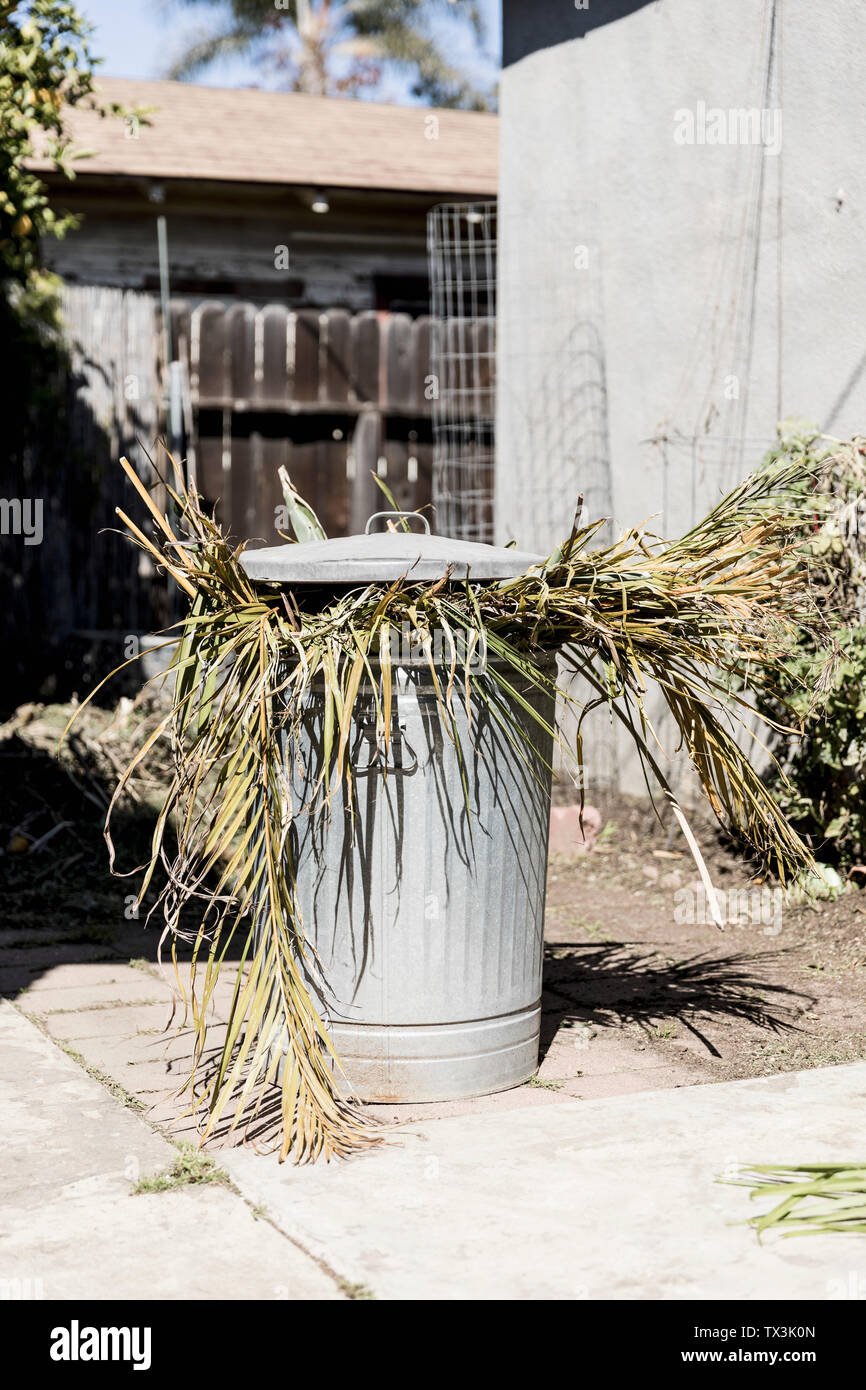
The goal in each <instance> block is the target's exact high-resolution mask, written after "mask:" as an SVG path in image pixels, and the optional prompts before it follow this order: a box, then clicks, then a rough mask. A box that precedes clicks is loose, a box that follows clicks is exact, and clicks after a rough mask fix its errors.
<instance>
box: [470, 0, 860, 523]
mask: <svg viewBox="0 0 866 1390" xmlns="http://www.w3.org/2000/svg"><path fill="white" fill-rule="evenodd" d="M773 9H774V6H773V4H772V3H771V0H725V3H724V4H710V3H707V0H660V2H659V3H651V4H643V5H639V6H637V7H636V6H635V4H634V3H633V0H632V3H628V0H622V3H616V0H608V3H606V4H601V3H599V0H590V5H589V8H588V10H586V11H577V10H575V11H573V12H572V14H569V11H570V10H571V6H570V5H565V4H563V5H561V6H560V5H559V4H557V5H553V4H549V3H545V4H544V5H543V6H540V5H539V4H538V3H537V0H535V3H533V2H532V0H506V3H505V12H504V52H505V55H506V59H507V60H509V59H510V60H511V61H510V65H509V66H507V67H506V68H505V71H504V73H503V77H502V93H501V109H502V131H501V135H502V164H501V182H500V228H501V249H500V283H499V299H498V304H499V315H500V325H499V403H498V421H497V441H498V442H497V448H498V454H497V524H498V531H499V535H500V538H501V539H508V538H510V536H511V535H512V534H513V535H518V536H519V537H520V539H521V541H522V542H523V543H525V544H526V545H531V546H533V547H535V546H539V545H540V546H542V548H543V546H544V545H545V544H547V543H548V542H549V543H553V541H554V540H555V539H556V538H557V537H558V535H559V534H560V533H561V532H562V531H563V530H564V529H566V528H567V526H568V524H569V523H570V520H571V517H570V515H567V512H568V498H569V497H570V496H571V493H572V491H573V489H574V486H575V485H581V486H582V487H583V490H584V491H585V492H588V493H589V494H590V496H591V497H592V498H595V499H597V506H598V507H599V508H601V506H603V504H604V501H605V495H606V492H607V491H608V490H609V492H610V503H611V505H612V508H613V511H614V514H615V516H616V518H617V520H618V521H620V522H622V523H632V522H636V521H640V520H642V519H643V518H644V517H646V516H648V515H649V514H651V513H656V512H658V511H659V510H661V509H663V510H664V516H663V518H662V524H663V526H664V527H665V528H666V529H667V530H668V531H669V532H674V531H677V530H679V529H682V527H683V526H685V525H687V524H688V523H689V521H690V520H691V514H692V512H693V511H695V510H699V511H700V510H703V509H704V506H705V504H706V503H707V502H708V501H709V500H711V498H712V497H713V496H714V495H715V494H716V492H717V490H718V488H719V486H726V485H727V484H728V483H730V482H732V481H734V480H735V479H736V477H737V476H739V475H741V474H742V473H743V472H746V471H748V469H749V467H750V466H751V465H752V463H754V462H755V461H756V460H757V459H758V458H759V457H760V454H761V452H762V447H763V445H764V444H765V443H766V442H767V441H769V440H771V439H772V437H773V434H774V430H775V425H776V421H777V418H778V417H779V416H780V415H781V416H785V415H791V414H796V415H801V416H805V417H807V418H810V419H812V420H815V421H817V422H818V423H820V424H821V425H822V426H823V427H824V428H826V429H828V430H829V431H831V432H832V433H834V434H839V435H843V434H846V433H849V432H852V431H856V430H858V429H860V430H862V429H863V428H864V426H866V385H864V383H866V192H864V169H866V153H864V150H866V6H864V5H863V3H862V0H822V4H821V5H820V6H815V5H814V4H813V3H810V0H784V3H782V2H781V0H779V3H777V5H776V6H775V10H776V26H775V32H774V34H773V52H772V56H771V54H770V42H769V39H770V34H769V18H770V16H771V14H772V11H773ZM542 11H543V12H544V15H546V16H547V17H548V20H549V22H548V23H547V28H546V29H545V24H544V23H542V22H541V21H542V18H543V16H542ZM617 13H620V14H621V15H622V17H621V18H618V19H612V20H610V16H612V15H614V14H617ZM533 15H534V16H535V22H534V21H533ZM550 15H554V16H555V19H556V22H555V23H554V22H553V20H550ZM590 16H592V17H593V22H594V23H595V26H596V27H590ZM605 17H607V18H608V20H609V21H610V22H604V21H605ZM569 26H571V28H570V27H569ZM583 30H586V32H585V35H584V37H581V38H575V39H571V40H567V39H566V40H565V41H563V42H558V43H557V42H556V39H557V38H559V37H562V36H564V35H567V34H568V33H569V32H582V31H583ZM539 42H551V43H553V46H552V47H547V48H540V49H537V51H531V52H529V53H528V56H526V57H523V58H520V57H519V56H518V55H519V53H520V52H521V51H524V50H527V49H531V48H533V47H534V45H536V44H538V43H539ZM699 103H704V104H705V107H706V108H707V109H708V110H709V111H710V112H711V111H712V109H713V108H717V109H721V110H723V111H724V112H725V114H726V115H727V113H728V112H729V111H730V110H731V109H735V110H737V109H752V108H755V109H766V110H768V111H771V112H775V111H776V110H778V109H780V110H781V113H782V115H781V141H780V142H779V140H778V138H777V137H778V133H779V132H778V127H776V126H775V125H774V122H775V121H776V119H777V118H776V117H775V116H772V117H770V118H768V121H767V124H766V125H765V136H767V137H768V138H769V141H770V144H771V145H779V143H780V147H779V148H778V151H777V152H774V153H771V152H769V150H768V149H765V148H763V147H762V145H761V144H754V143H733V144H731V143H727V144H710V143H703V144H700V143H694V144H688V143H678V142H677V139H676V138H675V132H676V131H677V130H679V131H680V132H681V134H680V138H681V139H682V138H683V133H685V134H686V135H687V134H688V131H687V130H685V125H686V118H684V117H682V116H680V117H679V118H678V117H677V115H676V113H677V112H678V111H690V112H691V113H692V116H693V118H694V119H695V120H696V122H697V125H698V128H700V124H701V108H700V106H699ZM713 119H714V118H712V117H710V121H711V123H712V121H713ZM695 133H696V134H697V130H696V132H695ZM708 135H709V138H712V132H710V131H708ZM780 230H781V238H780V235H779V233H780ZM582 247H585V248H586V251H585V252H580V250H579V248H582ZM577 324H580V325H581V327H580V328H579V330H578V331H575V326H576V325H577ZM593 383H594V385H593ZM601 391H603V393H604V402H603V404H604V411H603V412H601V411H600V410H599V409H598V408H597V403H598V400H599V399H600V396H599V393H600V392H601ZM588 396H590V397H591V398H592V401H593V402H594V404H593V408H592V410H591V412H590V413H591V414H592V420H591V421H590V422H589V424H588V422H587V398H588ZM602 414H604V415H606V422H607V423H606V426H605V425H604V424H603V422H602V424H600V423H599V421H600V420H601V418H602ZM551 416H555V419H554V420H551ZM600 429H601V430H604V431H605V432H606V435H607V438H606V440H602V439H601V438H599V430H600ZM665 436H666V437H667V440H668V442H667V443H665V442H660V440H662V439H663V437H665ZM608 462H609V465H610V483H609V488H608V483H607V481H606V477H605V475H606V468H607V464H608ZM527 489H529V493H530V496H531V498H534V499H535V501H534V504H533V503H532V502H531V503H530V505H529V507H528V508H527ZM545 498H547V499H548V500H547V501H545ZM527 529H529V530H530V532H531V533H530V534H527Z"/></svg>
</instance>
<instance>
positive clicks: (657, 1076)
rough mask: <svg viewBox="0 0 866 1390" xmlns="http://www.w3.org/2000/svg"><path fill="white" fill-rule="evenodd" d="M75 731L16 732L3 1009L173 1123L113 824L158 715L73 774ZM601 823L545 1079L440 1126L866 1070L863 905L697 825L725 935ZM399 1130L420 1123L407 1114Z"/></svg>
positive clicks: (128, 816)
mask: <svg viewBox="0 0 866 1390" xmlns="http://www.w3.org/2000/svg"><path fill="white" fill-rule="evenodd" d="M69 713H70V708H69V707H68V706H51V705H49V706H41V705H31V706H26V707H22V709H21V710H19V711H18V712H17V713H16V714H15V716H14V717H13V718H12V719H11V720H9V721H8V722H7V723H6V724H5V725H2V726H0V851H2V854H0V875H2V880H3V904H4V920H3V925H2V929H0V992H2V993H3V994H5V995H6V996H7V997H9V998H12V999H14V1000H15V1001H16V1002H17V1003H18V1005H19V1007H21V1008H24V1009H25V1010H27V1011H29V1012H31V1013H33V1014H34V1015H36V1016H38V1017H40V1018H43V1015H44V1018H43V1023H44V1026H45V1027H46V1031H49V1032H50V1033H51V1035H52V1036H54V1037H56V1038H57V1039H58V1041H59V1042H60V1043H61V1045H66V1046H70V1047H73V1048H74V1050H75V1051H76V1053H79V1052H80V1053H81V1054H82V1055H83V1056H84V1057H85V1058H86V1060H87V1063H88V1065H91V1066H93V1067H96V1068H97V1069H98V1070H99V1072H100V1074H102V1073H105V1074H107V1075H110V1076H113V1077H115V1078H120V1079H121V1080H122V1084H123V1086H124V1088H125V1091H127V1092H130V1093H133V1094H138V1095H139V1096H140V1097H141V1099H142V1102H143V1103H144V1104H145V1105H147V1106H150V1105H156V1104H158V1103H159V1095H160V1091H161V1090H162V1091H165V1090H166V1089H167V1088H168V1087H169V1086H170V1085H171V1084H176V1079H177V1071H178V1064H179V1062H180V1061H181V1060H182V1058H181V1057H180V1054H179V1052H178V1048H177V1046H176V1045H175V1044H172V1047H171V1054H172V1068H173V1071H172V1075H171V1076H167V1077H166V1079H165V1081H163V1080H162V1076H161V1073H160V1071H159V1067H158V1066H157V1065H156V1064H155V1059H156V1053H155V1051H154V1049H155V1047H156V1046H157V1043H159V1047H160V1048H162V1046H163V1044H162V1042H161V1041H159V1040H160V1038H164V1037H165V1035H164V1033H163V1032H162V1029H163V1028H164V1023H165V1018H166V1017H167V1014H166V1009H165V1002H164V999H165V998H167V993H165V994H164V997H163V999H162V1000H160V999H159V998H157V997H156V996H157V995H158V994H159V990H160V989H161V988H162V987H163V982H162V981H160V980H159V979H158V974H154V972H153V966H152V962H153V961H154V960H155V958H156V951H157V941H158V928H157V927H154V928H152V929H149V930H144V928H143V923H142V922H141V921H136V920H134V918H131V917H130V916H129V915H128V912H129V903H130V902H131V895H132V893H133V884H134V881H130V880H128V879H126V880H124V879H117V878H112V877H111V876H110V874H109V873H108V868H107V859H106V852H105V845H104V842H103V836H102V822H103V819H104V814H105V807H106V805H107V802H108V797H109V796H110V793H111V789H112V787H113V785H114V782H115V780H116V777H117V774H118V771H119V769H120V767H122V766H123V763H124V761H125V759H126V755H127V754H128V751H129V747H130V734H131V732H132V731H133V730H134V729H135V728H136V727H138V726H140V725H141V723H142V722H144V724H145V725H146V726H147V727H148V728H149V727H152V726H153V724H154V723H155V721H156V718H157V717H158V712H157V711H156V710H155V709H154V708H153V707H150V706H148V705H146V704H135V705H134V704H133V703H132V702H131V701H129V700H126V701H122V702H121V703H120V704H119V705H118V706H117V707H116V708H115V709H114V710H110V711H109V710H100V709H93V710H89V711H88V712H87V713H86V714H85V716H84V717H83V719H82V721H81V723H80V724H79V725H78V726H77V728H76V731H75V737H74V739H73V741H72V743H71V744H69V745H68V746H67V747H66V749H65V751H64V752H63V753H62V754H60V755H58V753H57V740H58V737H59V735H60V734H61V732H62V730H63V727H64V725H65V723H66V720H67V718H68V716H69ZM159 789H160V777H159V774H158V773H157V775H156V777H155V778H153V780H140V781H138V782H137V783H136V787H135V795H134V798H132V799H131V800H129V801H128V802H127V803H126V804H125V806H124V807H123V809H122V811H121V813H120V816H119V822H118V838H119V840H120V841H121V842H122V843H123V844H124V846H125V855H124V866H125V867H131V866H132V865H133V864H134V863H136V862H140V861H141V860H142V859H143V858H144V857H145V853H146V849H147V845H148V841H149V836H150V831H151V828H152V823H153V814H154V810H155V808H156V805H157V804H158V798H159ZM596 806H597V808H598V810H599V811H600V812H601V816H602V822H603V830H602V832H601V835H600V837H599V839H598V842H597V843H596V845H595V847H594V848H593V849H592V850H589V851H582V852H575V853H572V854H568V855H566V854H557V855H553V856H552V857H551V861H550V867H549V876H548V900H547V920H546V938H547V943H548V944H547V949H546V959H545V973H544V998H543V1010H544V1013H543V1030H542V1061H541V1066H540V1069H539V1073H538V1075H537V1077H535V1078H534V1079H533V1080H532V1081H531V1082H529V1083H528V1084H527V1085H526V1086H523V1087H520V1088H518V1089H517V1090H516V1091H514V1092H509V1093H507V1094H506V1095H505V1096H496V1097H493V1096H491V1097H486V1098H482V1099H481V1100H475V1101H470V1102H459V1103H451V1104H449V1105H442V1106H437V1107H435V1110H436V1111H437V1112H441V1113H453V1112H454V1111H456V1110H466V1109H470V1108H471V1109H476V1110H484V1109H489V1108H495V1107H498V1106H502V1105H504V1106H513V1105H517V1104H519V1105H526V1104H533V1105H535V1104H539V1105H540V1104H551V1103H555V1102H556V1101H562V1100H569V1099H580V1098H587V1099H589V1098H594V1097H600V1096H606V1095H614V1094H623V1093H625V1092H629V1091H638V1090H647V1089H657V1088H660V1087H669V1086H681V1085H689V1084H694V1083H700V1082H708V1081H714V1080H730V1079H734V1078H740V1077H750V1076H759V1075H767V1074H770V1073H775V1072H778V1073H782V1072H786V1071H792V1070H797V1069H802V1068H808V1067H818V1066H828V1065H832V1064H835V1063H842V1062H850V1061H855V1060H859V1059H861V1058H864V1057H866V988H864V986H866V893H864V892H863V891H862V890H861V889H859V888H858V887H854V886H852V888H851V890H850V891H849V892H848V893H846V894H845V895H844V896H843V897H842V898H840V899H838V900H837V901H835V902H824V903H817V904H814V905H813V906H802V905H801V906H790V905H788V904H787V903H786V902H784V901H783V900H782V895H781V892H780V890H779V887H778V885H777V884H775V883H773V882H765V883H762V884H761V883H755V882H753V881H751V880H750V870H749V868H748V866H747V865H746V864H745V863H744V861H743V859H742V858H741V857H739V856H738V855H737V853H736V852H735V851H734V849H733V848H732V847H731V846H730V845H729V844H726V843H725V842H724V840H723V838H722V836H721V835H720V834H719V832H718V830H717V828H716V826H715V823H714V822H713V821H712V819H711V817H708V816H700V815H699V816H692V817H691V823H692V825H693V828H694V829H695V830H696V832H697V834H698V838H699V840H700V843H701V846H702V849H703V851H704V854H705V857H706V860H707V863H708V865H709V867H710V870H711V873H712V877H713V881H714V884H715V886H716V888H717V890H718V891H719V893H720V894H721V895H722V903H723V906H724V907H725V912H726V916H730V918H731V919H732V920H730V921H729V923H728V925H727V926H726V928H725V930H724V931H720V930H719V929H718V928H717V927H716V926H715V925H713V923H712V921H711V920H710V918H709V913H708V911H707V910H706V906H705V903H704V902H703V900H702V898H701V896H700V894H699V893H698V891H697V885H698V882H699V881H698V875H697V872H696V870H695V867H694V863H693V861H692V859H691V855H690V854H689V852H688V849H687V847H686V845H685V842H684V841H683V839H682V837H681V835H680V832H679V831H678V830H677V831H676V832H675V833H673V832H670V831H667V830H665V829H664V828H663V827H661V826H659V825H658V822H657V821H656V820H655V818H654V816H653V815H652V813H651V812H649V811H648V810H647V808H646V807H645V806H644V805H642V804H638V803H635V802H631V801H628V800H627V799H624V798H622V797H616V798H614V797H609V798H604V797H599V798H598V799H597V800H596ZM107 966H110V967H111V968H110V969H106V967H107ZM84 967H87V969H84ZM91 981H92V983H90V982H91ZM40 1001H41V1002H40ZM145 1015H146V1016H145ZM107 1039H108V1041H106V1040H107ZM160 1065H161V1064H160ZM780 1084H781V1083H780ZM377 1108H378V1109H381V1110H383V1111H388V1110H389V1107H377ZM411 1109H412V1110H413V1113H414V1111H415V1108H414V1107H412V1108H411ZM432 1109H434V1107H426V1106H424V1107H417V1111H418V1113H420V1114H425V1113H427V1114H429V1113H430V1111H431V1110H432ZM399 1111H400V1115H399V1118H401V1119H406V1118H411V1116H409V1115H408V1114H407V1107H399Z"/></svg>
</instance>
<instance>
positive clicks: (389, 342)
mask: <svg viewBox="0 0 866 1390" xmlns="http://www.w3.org/2000/svg"><path fill="white" fill-rule="evenodd" d="M172 331H173V340H174V345H175V352H176V353H178V354H179V355H180V357H181V358H182V360H184V361H185V362H186V363H187V367H188V376H189V384H190V398H191V406H192V416H193V450H192V455H193V457H192V464H193V467H194V469H195V472H196V476H197V480H198V486H199V489H200V490H201V491H202V492H203V493H204V495H205V496H206V497H207V498H208V499H209V500H210V501H211V502H213V503H215V504H217V511H218V515H219V516H220V519H221V520H222V521H223V522H224V523H225V524H226V525H227V526H228V528H229V529H230V531H231V533H232V534H233V535H234V536H235V537H236V538H237V539H248V540H251V541H252V543H254V544H270V545H273V544H276V543H278V541H279V539H280V538H279V536H278V535H277V534H276V531H275V508H276V507H277V506H278V505H279V503H280V502H281V500H282V499H281V493H280V489H279V483H278V480H277V469H278V468H279V466H280V465H281V464H282V465H284V466H285V467H286V468H287V470H288V472H289V474H290V476H291V478H292V481H293V482H294V484H295V486H296V487H297V488H298V490H299V491H300V492H301V493H302V494H303V495H304V496H305V497H306V498H307V500H308V501H309V502H310V504H311V505H312V506H313V507H314V508H315V510H316V511H317V513H318V515H319V517H320V519H321V521H322V523H323V525H324V526H325V529H326V530H327V532H328V534H329V535H343V534H346V533H347V532H352V531H357V530H361V529H363V526H364V523H365V521H366V519H367V517H368V516H369V514H370V513H371V512H373V511H376V510H378V509H380V508H381V507H382V506H384V505H387V504H386V503H385V501H384V498H383V497H382V494H381V492H380V491H379V489H378V488H377V486H376V484H375V483H374V481H373V480H372V477H371V474H372V473H374V472H375V473H376V474H377V475H378V476H380V477H381V478H382V479H383V480H384V481H386V482H387V484H388V486H389V488H390V489H391V490H392V492H393V493H394V495H395V497H396V499H397V500H398V502H399V503H400V505H401V506H402V507H405V508H407V509H413V508H417V507H421V506H425V505H427V504H428V503H429V501H430V494H431V465H432V434H431V401H430V400H429V399H428V396H429V394H430V388H429V374H430V333H431V321H430V319H429V318H426V317H422V318H417V319H412V318H410V317H409V316H408V315H406V314H388V313H376V312H374V311H367V312H364V313H360V314H350V313H348V312H346V311H345V310H343V309H329V310H327V311H322V312H320V311H317V310H315V309H301V310H291V309H289V308H287V307H286V306H285V305H283V304H269V305H266V306H264V307H258V306H256V305H255V304H250V303H234V304H231V303H229V304H225V303H220V302H214V301H205V302H200V303H198V304H196V303H193V302H189V301H184V300H176V301H174V302H173V306H172Z"/></svg>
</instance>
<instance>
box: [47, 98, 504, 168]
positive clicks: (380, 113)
mask: <svg viewBox="0 0 866 1390" xmlns="http://www.w3.org/2000/svg"><path fill="white" fill-rule="evenodd" d="M98 91H99V95H100V96H101V97H102V98H103V100H105V101H115V102H120V103H122V104H123V105H125V106H128V107H132V106H143V107H155V108H157V109H156V110H155V111H153V112H152V114H151V115H150V116H149V117H148V120H149V121H150V124H149V125H141V126H140V127H139V128H138V130H137V132H136V133H135V134H134V135H131V133H130V127H129V126H128V125H127V124H126V123H124V122H123V121H120V120H114V119H106V120H102V119H100V117H99V116H98V115H97V114H96V113H95V112H93V111H90V110H85V109H82V108H81V107H78V108H73V109H72V110H70V111H69V112H68V113H67V117H68V120H67V127H68V130H69V132H70V134H71V136H72V140H73V144H74V145H75V147H76V148H80V149H88V150H95V151H96V154H95V155H94V156H93V158H91V159H88V160H86V161H84V162H82V164H81V165H80V166H79V168H80V172H81V174H83V175H85V176H86V175H87V174H124V175H127V176H129V175H133V176H142V177H150V178H164V179H209V180H225V181H228V182H243V183H270V184H300V185H306V186H309V185H313V186H321V187H334V188H382V189H401V190H406V191H410V190H411V191H421V192H425V191H429V192H437V193H439V192H441V193H455V194H460V193H462V194H473V193H475V194H482V195H483V194H495V193H496V187H497V166H498V142H499V121H498V117H496V116H494V115H488V114H486V113H478V112H474V111H442V110H431V108H429V107H422V106H386V105H382V104H378V103H373V102H366V101H351V100H344V99H337V98H330V97H316V96H305V95H301V94H295V93H288V92H263V91H256V90H251V89H249V88H232V89H230V90H226V89H222V88H215V87H202V86H196V85H193V84H192V83H188V82H139V81H132V80H129V81H127V80H126V79H124V78H102V79H100V81H99V83H98ZM431 117H432V118H434V119H433V120H431ZM434 136H435V138H434ZM34 166H35V167H37V168H45V167H47V166H46V163H45V161H43V160H41V159H37V160H35V161H34Z"/></svg>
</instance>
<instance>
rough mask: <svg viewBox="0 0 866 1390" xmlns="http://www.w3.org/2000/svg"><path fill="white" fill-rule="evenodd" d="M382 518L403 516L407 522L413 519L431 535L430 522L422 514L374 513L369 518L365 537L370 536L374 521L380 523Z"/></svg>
mask: <svg viewBox="0 0 866 1390" xmlns="http://www.w3.org/2000/svg"><path fill="white" fill-rule="evenodd" d="M380 516H401V517H403V518H404V519H405V520H407V521H408V519H409V518H410V517H412V518H414V520H415V521H420V522H421V523H422V525H423V527H424V530H425V531H426V532H427V535H428V536H429V535H430V522H429V521H428V520H427V518H426V516H422V515H421V513H420V512H374V513H373V515H372V516H368V517H367V525H366V526H365V527H364V535H365V536H369V534H370V527H371V526H372V524H373V522H374V521H378V519H379V517H380Z"/></svg>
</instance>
